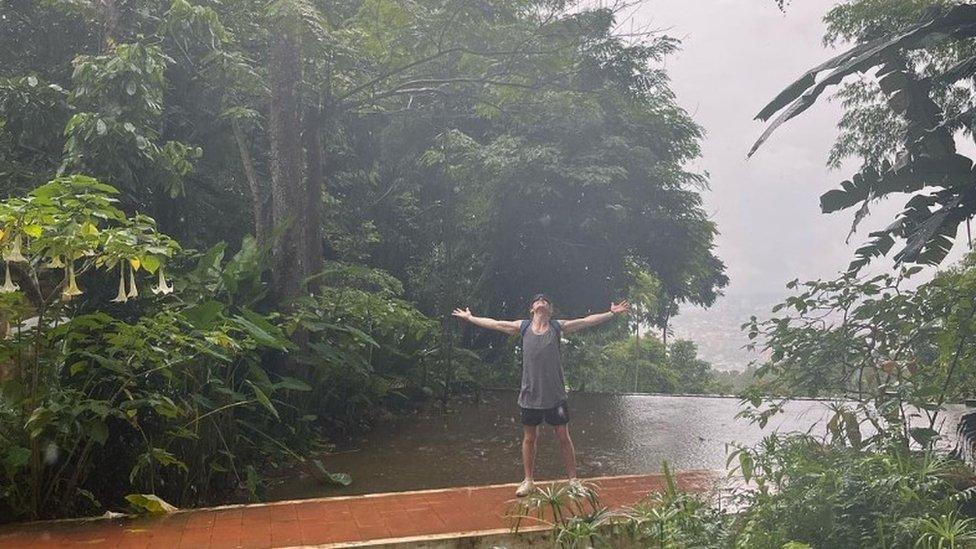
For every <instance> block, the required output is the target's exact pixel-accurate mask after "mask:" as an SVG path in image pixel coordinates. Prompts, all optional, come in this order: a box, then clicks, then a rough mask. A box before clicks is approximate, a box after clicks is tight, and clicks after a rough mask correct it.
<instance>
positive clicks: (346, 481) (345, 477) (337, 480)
mask: <svg viewBox="0 0 976 549" xmlns="http://www.w3.org/2000/svg"><path fill="white" fill-rule="evenodd" d="M312 464H313V465H314V466H315V470H316V471H318V473H319V474H320V475H322V476H321V478H320V479H319V480H321V481H323V482H326V483H329V484H335V485H337V486H349V485H350V484H352V477H351V476H350V475H349V474H348V473H330V472H329V471H328V470H326V468H325V466H324V465H322V461H320V460H318V459H313V460H312Z"/></svg>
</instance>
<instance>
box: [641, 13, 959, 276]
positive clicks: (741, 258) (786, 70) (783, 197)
mask: <svg viewBox="0 0 976 549" xmlns="http://www.w3.org/2000/svg"><path fill="white" fill-rule="evenodd" d="M833 3H834V2H830V1H824V0H803V1H799V2H794V3H793V5H792V6H790V7H788V9H787V11H786V13H785V14H784V13H782V12H780V11H779V9H777V7H776V5H775V2H774V1H773V0H693V1H688V0H645V2H644V3H643V4H642V5H640V6H639V7H638V8H637V9H636V12H635V13H634V25H635V27H636V28H641V27H642V26H649V27H651V28H656V29H662V30H664V31H666V33H667V34H669V35H671V36H674V37H677V38H679V39H681V41H682V50H681V51H680V52H679V53H678V54H676V55H674V56H673V57H671V58H670V59H669V60H668V62H667V69H668V73H669V74H670V76H671V79H672V87H673V89H674V91H675V93H676V94H677V97H678V102H679V103H680V104H681V105H682V106H683V107H684V108H685V109H687V110H688V112H689V113H690V114H691V115H692V116H693V117H694V119H695V120H696V121H698V123H699V124H701V125H702V126H704V128H705V130H706V132H707V136H706V139H705V142H704V144H703V154H702V159H701V162H700V165H699V166H698V167H699V168H701V169H704V170H706V171H707V172H708V173H709V174H710V181H711V183H710V184H711V190H710V191H708V192H706V193H705V195H704V196H705V205H706V210H707V211H708V213H709V214H710V215H711V216H712V218H713V219H714V220H715V221H716V222H717V223H718V228H719V231H721V233H722V234H721V235H720V236H719V237H718V255H719V257H721V258H722V259H723V260H724V261H725V264H726V265H727V268H728V274H729V276H730V278H731V280H732V282H731V284H730V286H729V288H728V289H727V290H726V293H727V294H728V295H736V294H747V293H756V292H762V293H766V292H776V293H782V292H783V291H784V290H783V286H784V284H785V283H786V282H787V281H789V280H792V279H793V278H797V277H798V278H800V280H807V279H814V278H820V277H832V276H834V275H835V274H836V273H837V272H838V271H840V270H842V269H844V268H845V267H846V266H847V264H848V262H849V261H850V260H851V258H852V257H853V252H854V249H855V248H856V247H857V246H858V245H860V244H861V243H863V242H864V241H865V240H866V237H867V232H868V230H874V229H876V228H880V227H883V226H885V225H887V224H889V223H890V222H891V221H892V220H893V219H894V216H895V214H896V213H897V212H898V211H900V207H901V205H902V204H903V203H904V201H905V200H904V198H899V199H897V200H893V201H889V202H888V203H882V204H878V205H876V206H874V207H873V208H872V213H873V215H872V217H871V218H869V219H868V220H867V221H866V222H865V223H863V224H862V228H860V229H859V231H858V233H857V234H855V235H854V237H852V239H851V244H850V245H847V244H845V243H844V238H845V236H846V235H847V232H848V230H849V227H850V221H851V217H852V214H853V212H851V211H845V212H840V213H835V214H831V215H824V214H822V213H820V209H819V204H820V202H819V197H820V195H821V194H822V193H824V192H825V191H827V190H829V189H831V188H834V187H836V186H837V185H838V184H839V183H840V181H842V180H843V179H847V178H849V177H850V176H851V175H852V174H853V172H854V171H855V169H856V167H857V166H858V165H859V162H856V161H854V162H849V163H848V165H846V166H845V167H844V168H842V169H840V170H835V171H831V170H828V169H827V168H826V160H827V153H828V151H829V149H830V146H831V144H832V143H833V141H834V138H835V137H836V136H837V129H836V124H837V122H838V121H839V120H840V116H841V107H840V105H839V104H838V103H837V102H827V101H823V97H822V98H821V101H820V102H818V104H817V105H815V106H814V107H812V108H811V109H810V110H808V111H807V112H805V113H804V114H802V115H800V116H799V117H798V118H795V119H793V120H792V121H790V122H789V123H787V124H785V125H784V126H781V127H780V128H779V129H778V130H777V132H776V133H774V134H773V136H772V137H771V138H770V139H769V141H767V142H766V144H765V145H764V146H763V147H762V148H761V149H760V150H759V152H757V153H756V155H755V156H753V158H751V159H749V160H746V152H747V151H748V150H749V147H750V146H751V145H752V143H753V142H754V141H755V139H756V138H757V137H758V136H759V134H760V133H761V132H762V130H763V124H762V123H760V122H758V121H754V120H753V117H754V116H755V114H756V113H757V112H759V110H760V109H761V108H762V107H763V106H764V105H765V104H766V103H767V102H768V101H769V100H770V99H771V98H772V97H774V96H775V95H776V94H777V93H778V92H779V91H780V90H782V89H783V88H784V87H786V86H787V85H788V84H790V83H791V82H793V81H794V80H795V79H796V78H797V77H798V76H799V75H800V74H801V73H802V72H803V71H805V70H807V69H809V68H811V67H813V66H815V65H817V64H819V63H820V62H821V61H823V60H825V59H827V58H828V57H831V56H832V55H834V54H835V53H836V52H835V51H834V50H830V49H826V48H824V47H823V46H822V45H821V38H822V36H823V31H824V25H823V23H822V21H821V18H822V17H823V15H824V14H825V13H826V12H827V10H828V9H829V8H830V6H831V5H833ZM629 25H630V24H629V23H625V24H624V27H625V28H624V29H622V30H624V31H626V30H629ZM824 97H826V96H824ZM960 235H961V238H960V239H959V240H958V241H957V245H956V247H955V248H954V249H953V253H952V256H951V257H953V258H957V257H959V256H960V255H961V251H962V249H963V248H964V246H963V244H962V243H963V242H964V240H965V237H964V231H960ZM887 265H888V266H890V262H889V263H887ZM885 268H887V267H886V266H885V265H884V264H878V265H875V266H873V267H872V269H871V271H880V270H882V269H885Z"/></svg>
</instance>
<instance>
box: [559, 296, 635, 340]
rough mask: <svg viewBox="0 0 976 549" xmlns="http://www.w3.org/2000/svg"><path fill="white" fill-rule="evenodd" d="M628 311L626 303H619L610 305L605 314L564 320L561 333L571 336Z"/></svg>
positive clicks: (628, 305) (628, 306)
mask: <svg viewBox="0 0 976 549" xmlns="http://www.w3.org/2000/svg"><path fill="white" fill-rule="evenodd" d="M629 310H630V304H629V303H627V301H621V302H620V303H611V304H610V310H609V311H607V312H605V313H596V314H592V315H588V316H584V317H583V318H574V319H572V320H564V321H563V323H562V327H563V333H567V334H571V333H573V332H578V331H580V330H582V329H583V328H589V327H590V326H596V325H597V324H603V323H604V322H606V321H608V320H610V319H611V318H613V317H614V316H616V315H618V314H623V313H626V312H627V311H629Z"/></svg>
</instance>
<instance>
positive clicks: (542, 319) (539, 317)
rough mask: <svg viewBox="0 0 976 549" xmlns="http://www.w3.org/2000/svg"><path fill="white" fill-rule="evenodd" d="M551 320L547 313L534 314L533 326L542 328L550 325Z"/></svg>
mask: <svg viewBox="0 0 976 549" xmlns="http://www.w3.org/2000/svg"><path fill="white" fill-rule="evenodd" d="M549 318H550V317H549V315H548V314H546V313H532V325H534V326H536V327H538V328H541V327H543V326H545V325H547V324H549Z"/></svg>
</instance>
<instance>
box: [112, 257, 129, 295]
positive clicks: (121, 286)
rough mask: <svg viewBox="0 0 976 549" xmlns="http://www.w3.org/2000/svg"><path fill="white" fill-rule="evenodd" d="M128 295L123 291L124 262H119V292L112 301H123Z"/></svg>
mask: <svg viewBox="0 0 976 549" xmlns="http://www.w3.org/2000/svg"><path fill="white" fill-rule="evenodd" d="M126 301H129V297H128V296H127V295H126V293H125V263H119V293H118V295H116V296H115V299H113V300H112V303H125V302H126Z"/></svg>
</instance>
